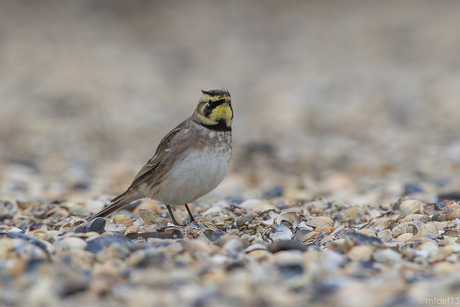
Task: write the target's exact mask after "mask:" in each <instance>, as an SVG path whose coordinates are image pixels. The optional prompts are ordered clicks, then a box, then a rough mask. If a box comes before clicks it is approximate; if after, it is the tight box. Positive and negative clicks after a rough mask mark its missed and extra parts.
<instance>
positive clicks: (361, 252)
mask: <svg viewBox="0 0 460 307" xmlns="http://www.w3.org/2000/svg"><path fill="white" fill-rule="evenodd" d="M373 252H374V249H373V248H372V246H370V245H357V246H353V247H352V248H351V250H350V251H349V252H348V253H347V256H348V257H349V258H350V259H351V260H356V261H369V260H370V259H371V258H372V253H373Z"/></svg>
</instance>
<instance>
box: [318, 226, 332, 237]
mask: <svg viewBox="0 0 460 307" xmlns="http://www.w3.org/2000/svg"><path fill="white" fill-rule="evenodd" d="M333 231H334V228H332V227H331V226H329V225H323V226H319V227H316V228H315V232H322V233H323V234H324V235H329V234H331V233H332V232H333Z"/></svg>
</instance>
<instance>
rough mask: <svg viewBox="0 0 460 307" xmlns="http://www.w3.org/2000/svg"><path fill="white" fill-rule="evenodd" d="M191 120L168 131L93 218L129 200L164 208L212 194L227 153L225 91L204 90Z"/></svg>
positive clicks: (229, 129)
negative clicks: (122, 188) (126, 185)
mask: <svg viewBox="0 0 460 307" xmlns="http://www.w3.org/2000/svg"><path fill="white" fill-rule="evenodd" d="M201 92H202V93H203V94H202V95H201V97H200V100H199V101H198V105H197V107H196V109H195V112H193V114H192V116H190V117H189V118H188V119H186V120H185V121H183V122H182V123H180V124H179V125H178V126H177V127H176V128H174V129H173V130H171V131H170V132H169V133H168V134H167V135H166V136H165V137H164V138H163V139H162V140H161V142H160V144H159V145H158V148H157V150H156V152H155V155H154V156H153V157H152V158H151V159H150V160H149V161H148V162H147V164H145V165H144V166H143V167H142V168H141V170H140V171H139V173H138V174H137V175H136V177H135V178H134V181H133V182H132V183H131V185H130V186H129V188H128V189H127V190H126V191H125V192H124V193H122V194H120V195H119V196H117V197H115V198H114V199H112V201H111V203H110V205H109V206H107V207H105V208H104V209H102V210H101V211H100V212H98V213H96V214H95V215H93V216H92V217H91V218H90V219H89V221H91V220H93V219H94V218H96V217H105V216H107V215H109V214H111V213H112V212H114V211H117V210H118V209H120V208H122V207H123V206H125V205H127V204H129V203H130V202H132V201H135V200H138V199H141V198H151V199H155V200H158V201H160V202H162V203H164V204H165V205H166V208H167V209H168V211H169V214H170V215H171V219H172V221H173V223H174V224H175V225H179V224H178V223H177V221H176V219H175V218H174V214H173V212H172V210H171V206H179V205H185V208H187V212H188V214H189V215H190V221H191V222H192V221H195V219H194V218H193V215H192V213H191V211H190V209H189V207H188V205H187V204H188V203H190V202H193V201H194V200H196V199H198V198H199V197H201V196H203V195H205V194H207V193H209V192H211V191H212V190H214V189H215V188H216V187H217V186H218V185H219V183H220V182H221V181H222V180H223V179H224V177H225V174H226V173H227V170H228V167H229V165H230V158H231V155H232V127H231V126H232V121H233V109H232V105H231V97H230V93H229V92H228V91H227V90H211V91H203V90H201Z"/></svg>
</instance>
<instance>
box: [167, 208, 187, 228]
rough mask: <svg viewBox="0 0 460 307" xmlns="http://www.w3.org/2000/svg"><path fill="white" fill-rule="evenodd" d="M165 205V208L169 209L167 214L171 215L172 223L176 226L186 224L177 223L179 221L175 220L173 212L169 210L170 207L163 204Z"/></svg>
mask: <svg viewBox="0 0 460 307" xmlns="http://www.w3.org/2000/svg"><path fill="white" fill-rule="evenodd" d="M165 206H166V208H167V209H168V211H169V215H170V216H171V219H172V221H173V223H174V225H176V226H187V225H181V224H179V223H178V222H177V221H176V219H175V218H174V214H173V212H172V210H171V207H170V206H169V205H165Z"/></svg>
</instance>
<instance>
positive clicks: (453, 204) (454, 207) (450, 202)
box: [443, 200, 460, 210]
mask: <svg viewBox="0 0 460 307" xmlns="http://www.w3.org/2000/svg"><path fill="white" fill-rule="evenodd" d="M443 203H444V204H446V205H447V207H449V209H452V210H457V209H460V205H459V204H458V203H457V202H455V201H453V200H445V201H443Z"/></svg>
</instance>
